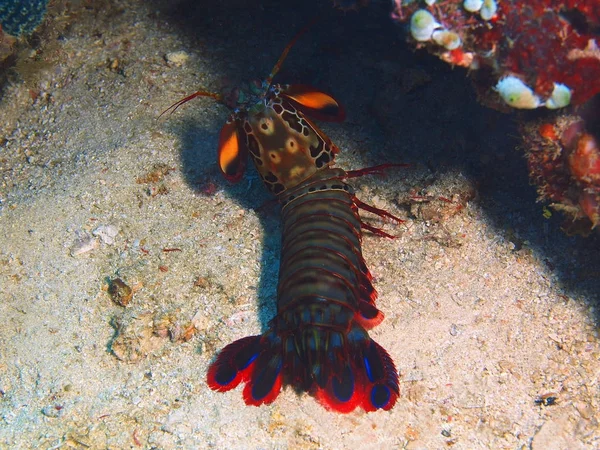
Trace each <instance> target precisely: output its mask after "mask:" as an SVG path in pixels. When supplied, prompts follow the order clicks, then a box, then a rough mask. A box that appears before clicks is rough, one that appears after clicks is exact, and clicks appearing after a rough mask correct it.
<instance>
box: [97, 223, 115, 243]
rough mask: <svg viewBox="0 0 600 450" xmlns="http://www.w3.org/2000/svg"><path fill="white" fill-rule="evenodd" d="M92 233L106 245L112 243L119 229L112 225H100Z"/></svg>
mask: <svg viewBox="0 0 600 450" xmlns="http://www.w3.org/2000/svg"><path fill="white" fill-rule="evenodd" d="M92 234H93V235H94V236H98V237H99V238H100V239H101V240H102V242H104V243H105V244H106V245H113V244H114V243H115V237H116V236H117V234H119V230H118V228H117V227H115V226H114V225H100V226H99V227H98V228H96V229H95V230H94V231H92Z"/></svg>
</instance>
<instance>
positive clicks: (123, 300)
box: [108, 278, 133, 306]
mask: <svg viewBox="0 0 600 450" xmlns="http://www.w3.org/2000/svg"><path fill="white" fill-rule="evenodd" d="M108 295H110V298H111V299H112V301H113V302H115V303H116V304H117V305H119V306H127V305H128V304H129V302H130V301H131V299H132V298H133V290H132V289H131V288H130V287H129V286H128V285H127V284H125V282H124V281H123V280H121V279H120V278H115V279H114V280H111V281H110V285H109V286H108Z"/></svg>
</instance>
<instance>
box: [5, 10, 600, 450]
mask: <svg viewBox="0 0 600 450" xmlns="http://www.w3.org/2000/svg"><path fill="white" fill-rule="evenodd" d="M194 3H195V2H191V1H189V2H179V3H178V5H176V6H167V5H168V3H167V2H165V3H158V2H152V1H147V2H141V1H139V2H136V1H112V2H96V3H94V4H93V5H91V4H90V3H88V2H82V3H81V6H77V5H75V6H73V7H72V9H70V10H69V16H68V17H67V16H65V15H61V16H60V17H57V18H55V20H56V21H57V22H56V23H57V24H58V25H56V26H57V27H60V30H61V31H60V33H57V34H54V35H53V36H54V38H53V39H54V40H53V41H52V42H50V43H46V44H45V45H42V46H41V47H38V48H39V50H38V53H37V55H36V56H35V59H37V60H40V59H41V60H42V61H44V64H42V65H41V66H42V67H40V68H38V69H37V71H35V73H34V74H33V75H32V74H31V73H29V74H28V75H27V76H22V74H20V73H19V71H16V72H14V73H12V74H11V77H10V80H9V82H7V83H6V84H5V85H4V86H3V93H2V98H1V100H0V114H1V117H2V124H1V127H2V133H1V137H2V139H1V145H2V147H1V149H0V173H1V177H2V179H1V185H0V317H1V318H2V326H1V327H0V343H1V344H0V447H1V448H10V449H19V448H21V449H26V448H44V449H56V448H81V449H83V448H93V449H103V448H111V449H121V448H158V449H172V448H199V449H202V448H219V449H275V448H278V449H286V448H311V449H312V448H323V449H351V448H361V449H370V448H373V449H375V448H376V449H388V448H389V449H400V448H407V449H443V448H455V449H485V448H492V449H521V448H533V449H583V448H590V449H591V448H599V447H600V425H599V421H600V408H599V407H600V384H599V376H600V361H599V359H600V345H599V336H598V320H599V318H600V316H599V312H598V311H599V310H598V300H599V295H598V294H599V287H600V258H599V257H598V249H599V240H598V238H597V236H591V237H589V238H587V239H584V238H582V237H568V236H566V235H565V234H564V233H563V232H562V231H561V230H560V223H561V218H560V217H559V216H558V215H557V214H553V216H552V218H550V219H546V218H544V217H543V214H542V213H543V209H542V205H541V204H539V203H536V195H535V190H534V188H533V187H531V186H529V184H528V180H527V169H526V164H525V161H524V160H523V159H522V154H521V152H520V151H519V150H517V149H516V148H517V146H518V144H519V140H518V131H517V128H516V125H517V123H518V122H519V121H520V120H524V119H527V118H528V117H530V116H527V115H519V114H514V115H505V114H500V113H496V112H493V111H490V110H487V109H484V108H482V107H480V106H479V105H478V104H477V102H476V99H475V96H474V93H473V89H472V87H471V86H470V84H469V82H468V80H467V79H466V78H465V73H464V72H463V71H461V70H454V71H453V70H451V69H449V68H448V67H446V66H445V65H443V64H441V63H439V62H437V61H436V60H435V59H433V58H430V57H429V56H427V55H426V54H422V53H418V54H415V53H413V52H412V51H411V50H409V49H407V47H406V46H405V44H404V43H403V42H404V37H403V30H402V28H401V27H399V26H396V25H394V24H392V23H391V22H390V20H389V18H388V5H387V4H383V3H382V2H372V3H371V5H370V7H369V8H367V9H364V10H362V11H361V12H360V13H359V14H356V13H348V14H343V13H339V12H335V11H332V10H331V8H330V4H329V2H320V3H315V4H313V3H312V2H303V1H300V0H298V1H291V2H254V1H247V2H244V1H233V2H219V1H216V0H215V1H209V2H198V3H199V4H201V5H199V6H194ZM221 3H223V4H221ZM315 14H316V15H319V16H321V17H322V20H321V22H319V23H318V24H317V25H316V26H315V27H314V28H313V29H312V30H311V31H310V32H309V33H308V34H307V35H305V36H304V37H302V39H300V41H299V42H298V43H297V45H296V47H295V48H293V49H292V51H291V53H290V56H289V58H288V60H287V61H286V63H285V65H284V67H283V69H282V71H281V73H280V74H279V76H278V80H279V81H282V82H294V83H304V84H312V85H315V86H318V87H320V88H322V89H324V90H328V91H329V92H332V93H333V94H334V95H335V96H336V97H337V98H338V99H339V100H340V102H342V103H343V104H344V105H345V106H346V110H347V115H348V119H347V121H346V122H345V123H343V124H326V125H323V129H324V130H325V132H326V133H327V134H328V135H329V136H331V138H332V139H333V140H334V142H336V143H337V145H338V146H339V147H340V148H341V154H340V156H339V160H338V161H339V166H341V167H343V168H345V169H356V168H360V167H364V166H368V165H374V164H379V163H383V162H407V163H410V164H411V167H410V168H408V169H398V170H391V171H389V174H388V176H387V177H384V178H381V177H364V178H361V179H358V180H354V181H353V185H354V186H356V189H357V192H358V194H359V197H360V198H361V199H363V200H364V201H367V202H372V203H374V204H375V205H376V206H378V207H382V208H386V209H388V210H389V211H390V212H392V213H394V214H397V215H399V216H401V217H403V218H405V219H406V222H405V224H404V225H401V226H394V225H393V224H389V223H382V222H381V221H380V220H379V219H378V218H376V217H369V215H368V214H366V215H365V217H366V220H368V221H369V223H371V224H373V225H378V226H383V227H384V228H385V230H386V231H388V232H390V233H393V234H396V235H397V236H398V239H395V240H389V239H383V238H378V237H375V236H373V235H370V234H369V233H365V237H364V242H363V245H364V255H365V258H366V261H367V264H368V265H369V267H370V269H371V272H372V273H373V275H374V282H375V286H376V288H377V290H378V291H379V294H380V297H379V300H378V305H379V307H380V309H381V310H382V311H383V312H384V313H385V315H386V320H385V321H384V322H383V323H382V324H381V325H380V326H378V327H377V328H376V329H374V330H373V331H372V332H371V335H372V336H373V337H374V338H375V339H376V340H377V341H378V342H379V343H380V344H382V345H383V346H384V347H385V348H386V349H387V350H388V351H389V353H390V355H391V356H392V358H393V359H394V361H395V362H396V365H397V367H398V370H399V372H400V380H401V397H400V399H399V400H398V403H397V405H396V406H395V408H394V409H393V410H392V411H390V412H376V413H370V414H366V413H364V412H362V411H358V410H357V411H355V412H353V413H350V414H346V415H339V414H335V413H331V412H328V411H326V410H325V409H324V408H322V407H321V406H320V405H319V404H318V403H317V402H316V401H315V400H314V399H313V398H311V397H310V396H308V395H297V394H296V393H294V392H293V391H292V390H291V389H286V390H284V391H283V392H282V394H281V395H280V396H279V398H277V400H276V401H275V402H274V403H273V404H271V405H268V406H263V407H260V408H256V407H248V406H245V405H244V403H243V400H242V396H241V392H240V391H241V389H240V388H238V389H236V390H235V391H232V392H229V393H216V392H213V391H211V390H210V389H209V388H208V387H207V385H206V383H205V375H206V370H207V366H208V364H209V363H210V362H211V360H213V358H214V355H215V354H216V352H217V351H218V350H219V349H220V348H222V347H223V346H224V345H226V344H227V343H229V342H231V341H233V340H235V339H237V338H240V337H243V336H246V335H249V334H257V333H259V332H260V330H261V329H262V328H264V326H265V325H266V323H267V321H268V319H269V318H270V317H272V316H273V314H274V313H275V298H274V295H275V288H276V283H277V270H278V261H279V240H280V228H279V219H278V217H279V212H278V207H277V205H276V204H275V203H273V202H270V199H269V196H268V195H267V193H266V190H265V189H264V187H263V186H262V185H261V183H260V181H259V179H258V177H257V175H256V173H255V172H254V170H253V169H250V170H249V171H248V175H247V177H246V178H245V179H244V180H243V181H242V182H241V183H239V184H238V185H235V186H230V185H228V184H227V183H226V182H225V181H224V180H221V178H220V175H219V171H218V168H217V166H216V159H215V154H216V145H217V140H218V133H219V130H220V127H221V126H222V124H223V123H224V121H225V120H226V118H227V111H226V108H225V107H223V106H221V105H217V104H215V103H214V102H212V101H211V100H210V99H200V100H195V101H194V102H192V103H190V104H188V105H186V106H185V107H183V108H181V109H180V110H179V111H178V112H177V113H176V114H175V115H172V116H168V117H166V118H165V119H164V120H160V121H159V120H157V117H158V115H159V113H160V112H161V111H162V110H163V109H165V108H166V107H168V106H169V105H170V104H171V103H173V102H174V101H176V100H178V99H179V98H181V97H183V96H184V95H185V94H188V93H191V92H194V91H195V90H196V89H200V88H207V89H212V90H218V89H219V88H220V87H221V86H223V85H224V84H227V83H238V82H240V81H243V80H250V79H253V78H261V77H264V76H266V74H268V72H269V71H270V70H271V67H272V66H273V64H274V63H275V61H276V60H277V58H278V57H279V53H280V52H281V51H282V49H283V48H284V46H285V45H286V44H287V42H288V41H289V40H290V38H291V37H292V36H293V35H294V33H295V32H296V31H297V30H298V29H300V28H301V27H302V26H303V25H304V24H306V23H307V22H308V21H309V20H310V19H311V18H312V17H313V16H314V15H315ZM171 52H185V54H187V56H189V58H188V59H187V61H185V63H183V64H182V65H178V64H177V60H174V59H173V56H171V57H170V62H167V59H168V58H166V55H167V54H169V53H171ZM32 57H33V55H32ZM30 90H31V91H32V92H33V93H34V94H35V95H34V96H36V95H37V98H36V99H35V100H32V95H31V94H30ZM531 114H536V113H535V112H534V113H531ZM171 169H172V170H171ZM148 175H154V178H152V176H148ZM440 196H441V197H444V198H447V199H450V200H453V202H451V203H450V202H446V201H443V200H440V199H439V197H440ZM411 198H412V199H411ZM102 230H104V231H105V232H106V230H109V231H110V230H113V231H118V233H117V234H116V236H115V237H114V240H111V238H110V236H107V235H106V233H105V235H104V236H101V235H99V234H102V233H101V231H102ZM94 233H95V235H94ZM82 242H83V243H85V244H86V245H89V246H90V248H91V249H89V251H87V252H84V253H81V254H76V253H78V252H77V250H78V249H79V250H80V251H83V250H86V248H85V246H84V247H81V245H82V244H81V243H82ZM163 249H179V250H178V251H172V252H164V251H163ZM74 254H75V255H74ZM116 277H119V278H121V279H122V280H124V281H125V282H126V283H127V284H128V285H130V286H132V287H133V288H134V290H135V294H134V296H133V299H132V301H131V302H130V303H129V305H128V306H127V307H126V308H124V307H121V306H119V305H117V304H115V303H114V302H113V301H112V300H111V299H110V297H109V295H108V294H107V285H108V281H107V280H110V279H114V278H116ZM191 325H193V326H194V327H195V328H193V329H194V330H196V333H192V332H190V330H192V328H191ZM187 338H189V339H188V340H187V341H186V340H185V339H187ZM549 398H550V400H548V399H549Z"/></svg>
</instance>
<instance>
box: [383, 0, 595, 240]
mask: <svg viewBox="0 0 600 450" xmlns="http://www.w3.org/2000/svg"><path fill="white" fill-rule="evenodd" d="M394 5H395V8H394V12H393V13H392V17H393V18H394V19H395V20H397V21H399V22H403V23H407V24H408V26H409V28H410V38H409V39H410V40H411V41H412V42H413V43H414V45H415V46H416V47H417V48H424V49H426V50H427V51H429V52H430V53H433V54H435V55H437V56H438V57H440V58H441V59H442V60H444V61H446V62H448V63H450V64H453V65H456V66H462V67H466V68H468V69H470V70H469V72H468V75H469V76H470V77H471V79H472V80H473V82H474V85H475V88H476V91H477V94H478V97H479V99H480V101H481V103H483V104H484V105H486V106H489V107H491V108H494V109H497V110H500V111H510V110H514V109H536V108H542V107H545V108H547V109H548V110H550V111H548V112H546V113H543V114H541V116H543V118H542V119H540V118H539V117H540V114H538V115H537V117H538V118H537V119H535V120H533V121H531V116H527V115H521V116H519V117H518V120H520V121H521V130H522V136H523V144H522V147H523V149H524V152H525V157H526V158H527V162H528V166H529V173H530V177H531V180H532V182H533V183H535V185H536V186H537V189H538V194H539V198H540V200H543V201H549V202H551V206H552V207H553V208H554V209H556V210H559V211H562V212H564V213H565V214H566V215H567V216H568V217H569V218H570V219H571V220H570V221H569V223H568V224H567V227H566V228H567V230H568V231H571V232H578V233H582V234H587V233H589V231H590V229H593V228H596V227H597V226H598V224H600V150H599V145H598V144H599V141H600V139H599V137H600V130H599V129H597V128H598V116H599V115H600V108H599V107H598V103H600V101H595V100H594V98H595V96H596V98H598V96H597V94H598V93H600V48H599V45H600V44H599V43H600V1H598V0H563V1H559V0H527V1H525V0H502V1H497V0H437V1H436V0H429V1H406V0H394ZM551 111H557V112H556V113H552V112H551ZM528 121H529V122H528ZM598 229H600V227H599V228H598Z"/></svg>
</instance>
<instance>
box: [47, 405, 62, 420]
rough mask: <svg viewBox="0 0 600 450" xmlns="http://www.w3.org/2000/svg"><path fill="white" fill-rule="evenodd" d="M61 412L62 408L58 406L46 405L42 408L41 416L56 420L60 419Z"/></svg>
mask: <svg viewBox="0 0 600 450" xmlns="http://www.w3.org/2000/svg"><path fill="white" fill-rule="evenodd" d="M62 412H63V407H62V406H59V405H47V406H44V407H43V408H42V414H43V415H45V416H46V417H52V418H54V419H56V418H57V417H60V416H61V415H62Z"/></svg>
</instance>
